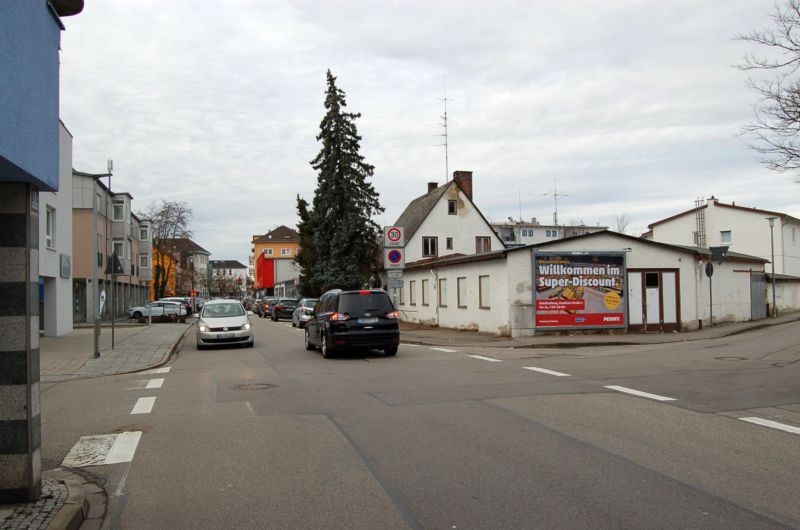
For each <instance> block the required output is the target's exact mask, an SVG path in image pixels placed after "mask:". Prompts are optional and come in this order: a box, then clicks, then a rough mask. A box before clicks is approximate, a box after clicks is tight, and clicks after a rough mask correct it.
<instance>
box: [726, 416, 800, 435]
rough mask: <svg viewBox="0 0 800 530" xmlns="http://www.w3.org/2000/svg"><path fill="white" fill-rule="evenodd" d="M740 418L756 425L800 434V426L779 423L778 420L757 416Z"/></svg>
mask: <svg viewBox="0 0 800 530" xmlns="http://www.w3.org/2000/svg"><path fill="white" fill-rule="evenodd" d="M739 419H740V420H742V421H746V422H749V423H755V424H756V425H762V426H764V427H770V428H772V429H779V430H781V431H786V432H790V433H792V434H800V427H793V426H792V425H786V424H785V423H778V422H777V421H772V420H765V419H762V418H756V417H751V418H739Z"/></svg>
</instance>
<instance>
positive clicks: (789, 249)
mask: <svg viewBox="0 0 800 530" xmlns="http://www.w3.org/2000/svg"><path fill="white" fill-rule="evenodd" d="M770 217H772V218H774V221H773V224H774V226H773V228H772V231H770V226H769V221H768V218H770ZM648 228H649V229H650V231H649V232H648V233H647V234H645V237H646V238H647V239H652V240H653V241H660V242H662V243H671V244H674V245H690V246H697V247H716V246H728V247H729V250H731V251H733V252H740V253H742V254H749V255H751V256H757V257H760V258H764V259H766V260H770V261H771V259H772V257H771V249H770V242H771V241H774V246H775V264H774V265H775V269H774V271H773V270H772V267H771V266H768V267H767V271H769V272H774V273H775V274H785V275H789V276H798V277H800V219H797V218H796V217H792V216H790V215H787V214H785V213H780V212H773V211H770V210H761V209H758V208H749V207H744V206H737V205H736V204H735V203H732V204H725V203H722V202H720V201H719V199H717V198H715V197H711V198H710V199H708V200H706V201H699V202H698V204H697V207H696V208H692V209H691V210H686V211H685V212H681V213H679V214H676V215H673V216H672V217H667V218H666V219H662V220H660V221H656V222H654V223H652V224H650V225H649V226H648ZM773 236H774V239H773Z"/></svg>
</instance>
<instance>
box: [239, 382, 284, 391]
mask: <svg viewBox="0 0 800 530" xmlns="http://www.w3.org/2000/svg"><path fill="white" fill-rule="evenodd" d="M277 387H278V385H270V384H269V383H249V384H246V385H239V386H237V387H236V388H237V389H238V390H269V389H270V388H277Z"/></svg>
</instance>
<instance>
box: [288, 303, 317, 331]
mask: <svg viewBox="0 0 800 530" xmlns="http://www.w3.org/2000/svg"><path fill="white" fill-rule="evenodd" d="M316 303H317V298H303V299H302V300H300V302H299V303H298V304H297V309H295V310H294V313H292V327H300V328H302V327H303V326H305V325H306V322H308V319H309V318H311V313H312V312H313V310H314V305H315V304H316Z"/></svg>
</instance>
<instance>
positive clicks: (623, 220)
mask: <svg viewBox="0 0 800 530" xmlns="http://www.w3.org/2000/svg"><path fill="white" fill-rule="evenodd" d="M614 224H616V225H617V232H619V233H620V234H624V233H626V232H627V230H628V225H629V224H631V218H630V217H628V214H626V213H624V214H622V215H618V216H616V217H615V218H614Z"/></svg>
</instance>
